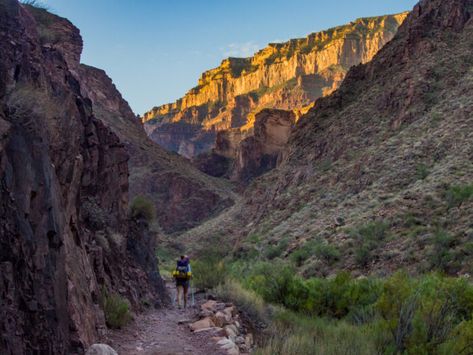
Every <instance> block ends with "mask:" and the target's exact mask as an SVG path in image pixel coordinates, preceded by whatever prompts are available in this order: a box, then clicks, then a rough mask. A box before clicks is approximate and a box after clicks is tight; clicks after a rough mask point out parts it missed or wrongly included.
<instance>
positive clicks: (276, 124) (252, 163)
mask: <svg viewBox="0 0 473 355" xmlns="http://www.w3.org/2000/svg"><path fill="white" fill-rule="evenodd" d="M295 122H296V120H295V115H294V113H293V112H292V111H283V110H263V111H261V112H260V113H258V114H257V115H256V120H255V125H254V134H253V135H252V136H250V137H248V138H245V139H243V140H242V141H241V142H240V145H239V147H238V148H237V150H236V154H235V155H236V158H235V161H234V166H233V169H232V172H231V179H232V180H235V181H238V182H242V183H247V182H248V181H250V180H251V179H253V178H255V177H257V176H259V175H261V174H263V173H265V172H267V171H269V170H272V169H274V168H275V167H276V165H277V161H278V158H279V155H280V154H281V152H282V151H283V150H284V148H285V147H286V143H287V141H288V139H289V136H290V134H291V132H292V129H293V127H294V124H295Z"/></svg>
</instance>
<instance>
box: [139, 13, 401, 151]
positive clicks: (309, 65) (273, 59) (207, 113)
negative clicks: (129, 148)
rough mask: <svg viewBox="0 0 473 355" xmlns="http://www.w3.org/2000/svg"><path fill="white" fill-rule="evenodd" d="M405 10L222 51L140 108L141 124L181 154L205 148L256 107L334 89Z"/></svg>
mask: <svg viewBox="0 0 473 355" xmlns="http://www.w3.org/2000/svg"><path fill="white" fill-rule="evenodd" d="M406 16H407V13H402V14H397V15H388V16H381V17H372V18H362V19H358V20H356V21H354V22H351V23H350V24H348V25H345V26H340V27H336V28H332V29H329V30H327V31H322V32H318V33H313V34H311V35H309V36H307V37H306V38H302V39H293V40H290V41H288V42H285V43H272V44H269V45H268V47H266V48H264V49H263V50H261V51H259V52H258V53H256V54H255V55H254V56H253V57H250V58H228V59H226V60H224V61H223V62H222V64H221V65H220V66H219V67H218V68H215V69H212V70H209V71H207V72H205V73H203V74H202V77H201V78H200V80H199V83H198V86H196V87H195V88H193V89H191V90H190V91H189V92H188V93H187V94H186V95H185V96H184V97H183V98H181V99H179V100H177V101H176V102H174V103H172V104H166V105H163V106H159V107H155V108H153V109H152V110H150V111H149V112H146V113H145V114H144V116H143V122H144V124H145V128H146V130H147V132H148V134H149V135H150V137H151V138H152V139H153V140H154V141H155V142H157V143H158V144H160V145H161V146H163V147H164V148H166V149H168V150H171V151H174V152H178V153H179V154H181V155H183V156H185V157H188V158H193V157H195V156H197V155H199V154H201V153H204V152H209V151H211V150H212V149H213V148H214V147H215V142H216V139H217V133H218V132H221V131H225V130H229V129H238V130H240V131H241V132H242V133H243V135H246V133H248V132H249V133H250V134H251V131H252V130H253V126H254V121H255V114H256V113H257V112H259V111H261V110H262V109H264V108H276V109H285V110H297V109H301V108H303V107H305V106H307V105H309V104H311V103H312V102H313V101H315V100H316V99H318V98H320V97H323V96H326V95H328V94H330V93H332V92H333V91H334V90H336V89H337V88H338V86H339V85H340V83H341V82H342V81H343V79H344V77H345V74H346V72H347V71H348V69H349V68H350V67H352V66H354V65H357V64H360V63H366V62H368V61H370V60H371V59H372V58H373V56H374V55H375V54H376V53H377V52H378V51H379V49H380V48H382V47H383V46H384V45H385V44H386V43H387V42H389V41H390V40H391V39H392V38H393V36H394V35H395V33H396V32H397V29H398V27H399V26H400V24H401V23H402V22H403V21H404V19H405V18H406Z"/></svg>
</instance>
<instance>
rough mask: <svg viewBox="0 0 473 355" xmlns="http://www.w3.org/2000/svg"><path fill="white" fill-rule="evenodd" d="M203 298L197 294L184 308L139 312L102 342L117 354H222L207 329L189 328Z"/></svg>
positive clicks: (196, 315) (196, 317)
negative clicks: (195, 329)
mask: <svg viewBox="0 0 473 355" xmlns="http://www.w3.org/2000/svg"><path fill="white" fill-rule="evenodd" d="M168 287H169V289H170V290H169V291H170V292H172V291H173V290H171V288H172V286H171V285H169V286H168ZM204 301H205V300H203V299H202V298H199V297H198V298H197V299H196V305H195V306H194V307H190V308H188V309H187V310H183V309H176V308H175V307H170V308H165V309H154V310H151V311H149V312H147V313H144V314H140V315H138V316H136V318H135V320H134V321H133V322H132V323H131V324H129V325H128V326H127V327H125V328H123V329H120V330H114V331H111V332H110V333H109V334H108V336H107V339H106V342H107V343H108V344H109V345H110V346H111V347H112V348H114V349H115V350H116V351H117V352H118V354H119V355H171V354H172V355H177V354H193V355H208V354H217V355H219V354H226V352H225V351H223V350H221V349H220V348H219V346H218V345H217V344H216V342H215V341H213V340H212V339H211V335H209V334H208V333H207V332H201V333H193V332H191V331H190V328H189V323H190V322H191V321H195V320H196V319H198V314H199V309H200V304H201V303H203V302H204Z"/></svg>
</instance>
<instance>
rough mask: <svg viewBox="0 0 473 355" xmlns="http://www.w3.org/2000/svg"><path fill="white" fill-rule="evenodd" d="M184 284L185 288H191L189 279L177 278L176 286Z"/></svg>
mask: <svg viewBox="0 0 473 355" xmlns="http://www.w3.org/2000/svg"><path fill="white" fill-rule="evenodd" d="M179 286H182V287H184V289H188V288H189V280H179V279H176V287H179Z"/></svg>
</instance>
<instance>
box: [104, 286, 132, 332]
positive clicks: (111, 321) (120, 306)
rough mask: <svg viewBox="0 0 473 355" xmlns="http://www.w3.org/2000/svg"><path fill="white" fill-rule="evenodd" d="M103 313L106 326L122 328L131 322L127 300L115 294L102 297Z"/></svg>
mask: <svg viewBox="0 0 473 355" xmlns="http://www.w3.org/2000/svg"><path fill="white" fill-rule="evenodd" d="M102 298H103V299H102V305H103V311H104V314H105V320H106V322H107V326H108V327H110V328H117V329H118V328H122V327H123V326H125V325H126V324H128V322H129V321H130V320H131V313H130V305H129V303H128V300H127V299H126V298H124V297H121V296H119V295H116V294H110V295H109V294H106V293H105V294H104V295H103V296H102Z"/></svg>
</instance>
